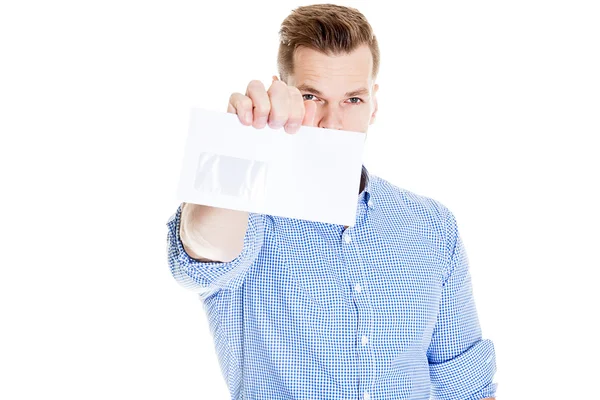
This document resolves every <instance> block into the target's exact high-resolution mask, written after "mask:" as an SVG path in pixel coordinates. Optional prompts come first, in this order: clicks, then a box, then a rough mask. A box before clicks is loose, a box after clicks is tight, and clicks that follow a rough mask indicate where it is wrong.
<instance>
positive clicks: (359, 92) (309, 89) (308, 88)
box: [298, 84, 369, 97]
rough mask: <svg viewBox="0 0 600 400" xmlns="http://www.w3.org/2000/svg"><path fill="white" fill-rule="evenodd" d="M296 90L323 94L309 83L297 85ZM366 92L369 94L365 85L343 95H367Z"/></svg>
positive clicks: (318, 94)
mask: <svg viewBox="0 0 600 400" xmlns="http://www.w3.org/2000/svg"><path fill="white" fill-rule="evenodd" d="M298 90H300V91H304V92H310V93H314V94H316V95H317V96H322V95H323V94H322V93H321V92H320V91H318V90H317V89H315V88H314V87H312V86H310V85H306V84H302V85H300V86H298ZM368 94H369V90H368V89H367V88H365V87H362V88H360V89H356V90H352V91H350V92H347V93H346V94H345V95H344V97H353V96H359V95H368Z"/></svg>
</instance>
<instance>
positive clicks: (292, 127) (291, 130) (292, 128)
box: [286, 124, 298, 133]
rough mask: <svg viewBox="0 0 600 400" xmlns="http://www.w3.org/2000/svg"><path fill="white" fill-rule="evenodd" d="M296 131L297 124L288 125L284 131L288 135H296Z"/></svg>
mask: <svg viewBox="0 0 600 400" xmlns="http://www.w3.org/2000/svg"><path fill="white" fill-rule="evenodd" d="M297 130H298V124H289V125H288V126H287V128H286V131H287V132H288V133H296V131H297Z"/></svg>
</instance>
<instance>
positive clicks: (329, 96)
mask: <svg viewBox="0 0 600 400" xmlns="http://www.w3.org/2000/svg"><path fill="white" fill-rule="evenodd" d="M372 68H373V57H372V55H371V51H370V49H369V47H368V46H367V45H365V46H362V47H359V48H357V49H356V50H354V51H353V52H352V53H350V54H343V55H338V56H333V57H332V56H328V55H325V54H323V53H320V52H318V51H316V50H313V49H309V48H306V47H300V48H298V49H296V51H295V53H294V74H293V75H290V76H289V77H288V81H287V84H288V85H290V86H296V87H297V88H298V89H299V90H300V92H301V93H302V95H303V97H304V100H305V101H306V100H311V101H314V102H316V103H317V112H316V115H315V126H318V127H321V128H330V129H343V130H346V131H355V132H364V133H366V132H367V130H368V128H369V125H370V124H372V123H373V122H374V120H375V113H376V112H377V99H376V98H375V93H376V92H377V89H378V88H379V87H378V85H377V84H375V83H374V82H373V79H372V74H371V71H372Z"/></svg>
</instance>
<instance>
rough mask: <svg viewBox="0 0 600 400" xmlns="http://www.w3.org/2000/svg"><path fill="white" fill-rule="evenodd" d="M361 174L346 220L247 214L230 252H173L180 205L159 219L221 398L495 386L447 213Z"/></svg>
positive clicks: (409, 393)
mask: <svg viewBox="0 0 600 400" xmlns="http://www.w3.org/2000/svg"><path fill="white" fill-rule="evenodd" d="M363 171H365V169H363ZM367 174H368V172H367ZM367 177H368V179H367V183H366V185H365V188H364V190H363V191H362V192H361V193H360V195H359V196H358V201H357V215H356V225H355V226H353V227H350V228H347V229H344V227H343V226H341V225H334V224H327V223H317V222H310V221H305V220H299V219H291V218H282V217H277V216H271V215H264V214H255V213H250V216H249V220H248V229H247V232H246V235H245V238H244V247H243V251H242V252H241V254H240V255H239V256H238V257H237V258H236V259H234V260H232V261H231V262H225V263H219V262H200V261H198V260H195V259H193V258H191V257H190V256H189V255H188V254H187V253H186V252H185V250H184V249H183V245H182V243H181V239H180V237H179V223H180V217H181V205H180V206H179V208H178V209H177V211H176V212H175V213H174V214H173V215H172V216H171V218H170V219H169V221H168V222H167V226H168V240H167V251H168V262H169V266H170V269H171V272H172V274H173V276H174V277H175V279H176V280H177V281H178V282H179V283H181V284H182V285H183V286H184V287H187V288H189V289H191V290H194V291H195V292H197V293H199V295H200V297H201V299H202V300H203V304H204V306H205V310H206V312H207V316H208V322H209V326H210V329H211V332H212V334H213V338H214V344H215V346H216V351H217V355H218V357H219V362H220V367H221V371H222V373H223V377H224V379H225V380H226V383H227V386H228V388H229V391H230V394H231V398H232V399H236V400H237V399H268V400H277V399H281V400H291V399H296V400H300V399H302V400H304V399H311V400H315V399H328V400H333V399H340V400H341V399H361V400H363V399H364V400H379V399H415V400H416V399H423V400H425V399H429V398H430V396H431V398H433V399H453V400H454V399H456V400H458V399H460V400H475V399H483V398H487V397H493V396H494V395H495V391H496V385H497V384H496V383H494V382H493V377H494V374H495V371H496V359H495V352H494V346H493V343H492V342H491V341H490V340H489V339H483V338H482V333H481V328H480V325H479V320H478V316H477V310H476V307H475V302H474V298H473V293H472V287H471V278H470V274H469V267H468V259H467V255H466V253H465V249H464V247H463V243H462V241H461V238H460V235H459V233H458V230H457V224H456V220H455V218H454V216H453V214H452V213H451V212H450V211H449V210H448V209H447V208H446V207H445V206H444V205H442V204H441V203H440V202H438V201H436V200H433V199H431V198H428V197H424V196H421V195H417V194H415V193H412V192H410V191H407V190H405V189H401V188H399V187H397V186H394V185H392V184H391V183H389V182H387V181H386V180H384V179H382V178H380V177H377V176H375V175H373V174H371V175H367ZM315 195H318V193H315Z"/></svg>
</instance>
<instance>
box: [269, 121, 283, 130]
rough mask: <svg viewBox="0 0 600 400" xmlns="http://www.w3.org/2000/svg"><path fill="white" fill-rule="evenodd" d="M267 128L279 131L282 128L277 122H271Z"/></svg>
mask: <svg viewBox="0 0 600 400" xmlns="http://www.w3.org/2000/svg"><path fill="white" fill-rule="evenodd" d="M269 126H270V127H271V129H279V128H281V127H282V126H283V124H282V123H281V122H279V121H273V122H271V123H270V124H269Z"/></svg>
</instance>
